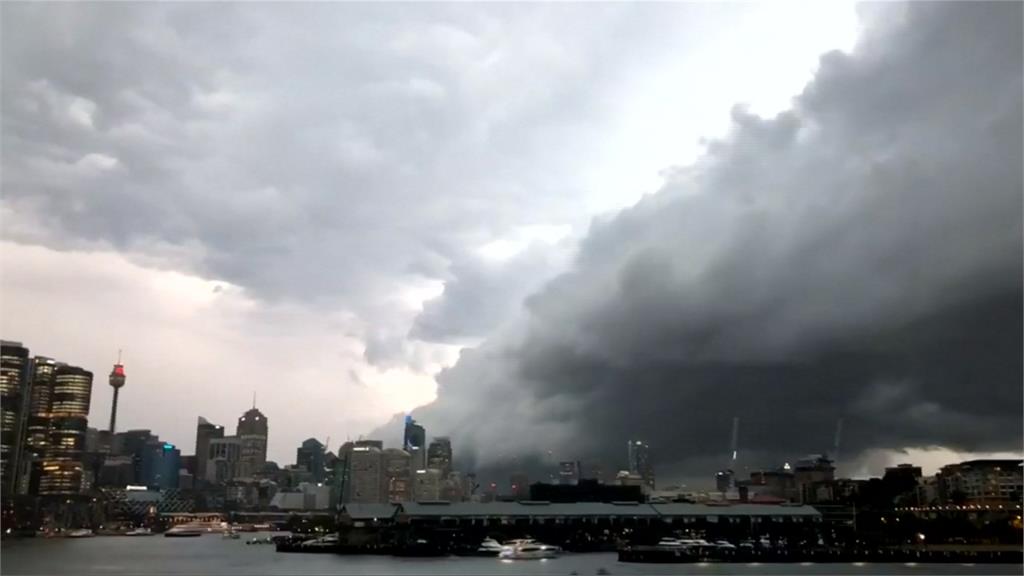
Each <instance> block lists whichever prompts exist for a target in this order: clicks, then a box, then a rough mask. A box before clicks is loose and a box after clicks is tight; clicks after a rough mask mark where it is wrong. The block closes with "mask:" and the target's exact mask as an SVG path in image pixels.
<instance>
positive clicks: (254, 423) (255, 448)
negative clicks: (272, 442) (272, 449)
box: [235, 405, 269, 477]
mask: <svg viewBox="0 0 1024 576" xmlns="http://www.w3.org/2000/svg"><path fill="white" fill-rule="evenodd" d="M268 430H269V428H268V426H267V417H266V416H264V415H263V413H262V412H260V411H259V410H257V409H256V406H255V405H254V406H253V407H252V408H251V409H249V410H247V411H246V412H245V414H242V417H241V418H239V419H238V426H237V428H236V429H235V435H236V436H238V441H239V442H240V443H241V450H242V451H241V454H240V455H239V460H238V476H240V477H252V476H254V475H256V474H258V473H260V472H261V471H262V470H263V465H264V464H266V463H267V435H268Z"/></svg>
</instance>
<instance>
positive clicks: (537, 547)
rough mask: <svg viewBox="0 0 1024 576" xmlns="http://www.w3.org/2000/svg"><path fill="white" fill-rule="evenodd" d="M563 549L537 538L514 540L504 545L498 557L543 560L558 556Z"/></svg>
mask: <svg viewBox="0 0 1024 576" xmlns="http://www.w3.org/2000/svg"><path fill="white" fill-rule="evenodd" d="M561 552H562V549H561V548H559V547H558V546H552V545H551V544H543V543H541V542H537V541H536V540H530V539H526V540H512V541H510V542H507V543H506V544H505V546H503V547H502V549H501V552H500V553H499V554H498V558H501V559H504V560H543V559H548V558H557V557H558V555H559V554H561Z"/></svg>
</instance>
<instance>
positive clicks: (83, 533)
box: [67, 528, 95, 538]
mask: <svg viewBox="0 0 1024 576" xmlns="http://www.w3.org/2000/svg"><path fill="white" fill-rule="evenodd" d="M93 536H95V534H93V532H92V530H89V529H88V528H80V529H78V530H72V531H70V532H68V534H67V537H68V538H92V537H93Z"/></svg>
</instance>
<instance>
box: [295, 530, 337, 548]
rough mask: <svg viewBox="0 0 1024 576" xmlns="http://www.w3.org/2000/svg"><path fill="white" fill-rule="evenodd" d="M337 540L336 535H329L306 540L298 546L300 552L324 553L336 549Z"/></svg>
mask: <svg viewBox="0 0 1024 576" xmlns="http://www.w3.org/2000/svg"><path fill="white" fill-rule="evenodd" d="M338 544H339V540H338V535H337V534H329V535H327V536H323V537H321V538H314V539H312V540H306V541H305V542H302V543H300V544H299V548H300V549H301V550H305V551H309V552H315V551H324V552H329V551H332V550H334V549H336V548H337V547H338Z"/></svg>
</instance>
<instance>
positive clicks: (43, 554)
mask: <svg viewBox="0 0 1024 576" xmlns="http://www.w3.org/2000/svg"><path fill="white" fill-rule="evenodd" d="M3 567H4V574H14V575H20V574H24V575H43V574H46V575H71V574H75V575H82V576H93V575H100V574H140V575H149V574H154V575H155V574H339V575H349V574H352V575H355V574H365V575H373V574H483V575H505V574H507V575H513V574H537V575H545V576H547V575H550V576H568V575H570V574H574V573H575V574H578V575H580V576H593V575H596V574H605V573H607V574H611V575H613V576H614V575H633V574H654V575H670V574H676V575H678V574H742V575H747V574H749V575H755V574H780V575H781V574H796V575H804V574H807V575H810V574H844V575H846V574H850V575H862V576H869V575H875V574H900V575H903V574H908V575H911V574H919V575H925V574H967V575H973V574H1019V572H1020V567H1019V566H1015V565H985V566H983V565H974V566H970V565H963V564H916V565H914V564H911V565H907V564H905V563H900V564H870V563H867V564H865V563H858V564H857V565H855V564H853V563H848V564H806V565H801V564H775V565H772V564H753V563H744V564H692V565H678V564H677V565H657V564H624V563H618V562H617V561H616V557H615V555H614V554H609V553H595V554H570V555H565V556H562V557H560V558H557V559H554V560H549V561H544V562H527V561H517V562H513V561H508V562H502V561H500V560H496V559H493V558H456V557H448V558H415V559H403V558H391V557H387V556H338V555H334V554H277V553H275V552H274V550H273V548H272V547H268V546H246V545H245V544H244V543H242V542H240V541H237V540H236V541H229V540H222V539H221V538H217V537H212V536H205V537H202V538H187V539H180V540H179V539H166V538H142V539H136V538H91V539H81V540H75V539H52V540H44V539H30V540H18V541H7V542H5V543H4V544H3Z"/></svg>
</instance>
